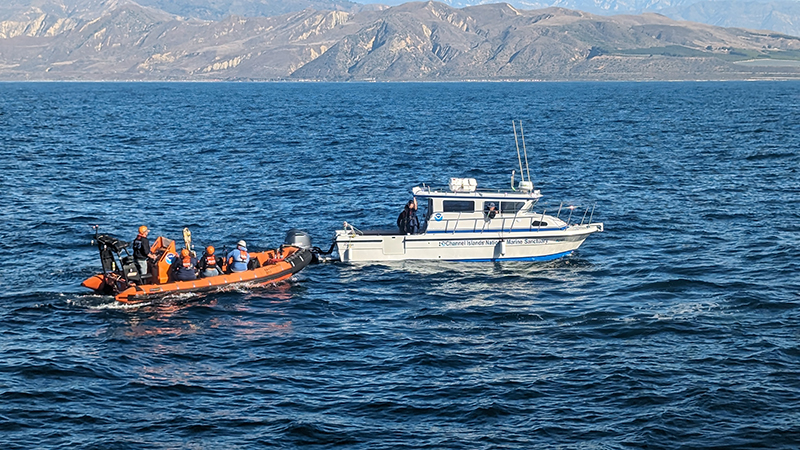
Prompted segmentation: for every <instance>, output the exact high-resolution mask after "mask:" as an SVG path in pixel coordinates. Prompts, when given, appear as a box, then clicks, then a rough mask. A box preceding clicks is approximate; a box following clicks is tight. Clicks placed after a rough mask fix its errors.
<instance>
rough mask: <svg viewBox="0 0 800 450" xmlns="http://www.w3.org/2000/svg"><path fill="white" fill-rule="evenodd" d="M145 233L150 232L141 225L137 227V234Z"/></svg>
mask: <svg viewBox="0 0 800 450" xmlns="http://www.w3.org/2000/svg"><path fill="white" fill-rule="evenodd" d="M145 231H150V230H149V229H148V228H147V226H146V225H142V226H140V227H139V234H144V233H145Z"/></svg>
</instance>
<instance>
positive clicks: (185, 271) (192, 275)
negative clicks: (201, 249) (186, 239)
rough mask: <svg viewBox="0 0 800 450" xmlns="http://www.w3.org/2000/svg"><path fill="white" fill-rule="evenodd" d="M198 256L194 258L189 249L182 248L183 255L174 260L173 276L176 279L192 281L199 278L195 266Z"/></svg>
mask: <svg viewBox="0 0 800 450" xmlns="http://www.w3.org/2000/svg"><path fill="white" fill-rule="evenodd" d="M196 265H197V258H194V257H193V256H192V254H191V253H190V252H189V250H187V249H183V250H181V255H180V256H179V257H177V258H175V261H173V262H172V278H173V279H174V280H175V281H191V280H196V279H197V272H195V269H194V268H195V266H196Z"/></svg>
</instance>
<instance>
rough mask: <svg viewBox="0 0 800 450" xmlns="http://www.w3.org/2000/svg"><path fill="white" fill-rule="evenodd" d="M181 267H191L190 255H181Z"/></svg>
mask: <svg viewBox="0 0 800 450" xmlns="http://www.w3.org/2000/svg"><path fill="white" fill-rule="evenodd" d="M183 267H185V268H187V269H190V268H192V257H191V256H184V257H183Z"/></svg>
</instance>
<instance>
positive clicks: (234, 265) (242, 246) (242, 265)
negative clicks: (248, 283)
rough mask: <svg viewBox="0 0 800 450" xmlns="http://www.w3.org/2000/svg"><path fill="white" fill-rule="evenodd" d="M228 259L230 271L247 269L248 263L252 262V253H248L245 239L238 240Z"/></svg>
mask: <svg viewBox="0 0 800 450" xmlns="http://www.w3.org/2000/svg"><path fill="white" fill-rule="evenodd" d="M227 260H228V270H229V271H231V272H244V271H245V270H247V264H248V263H249V262H250V254H249V253H247V243H246V242H245V241H239V242H237V243H236V248H235V249H233V250H231V252H230V253H228V256H227Z"/></svg>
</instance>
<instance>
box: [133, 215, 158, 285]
mask: <svg viewBox="0 0 800 450" xmlns="http://www.w3.org/2000/svg"><path fill="white" fill-rule="evenodd" d="M149 233H150V229H149V228H147V227H146V226H145V225H142V226H140V227H139V234H138V235H136V239H134V240H133V244H132V246H133V259H134V260H135V261H136V267H137V268H138V269H139V276H140V277H142V278H145V277H148V276H149V274H148V268H147V265H148V260H149V259H150V258H153V257H154V255H153V254H152V253H150V241H149V240H147V235H148V234H149Z"/></svg>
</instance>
